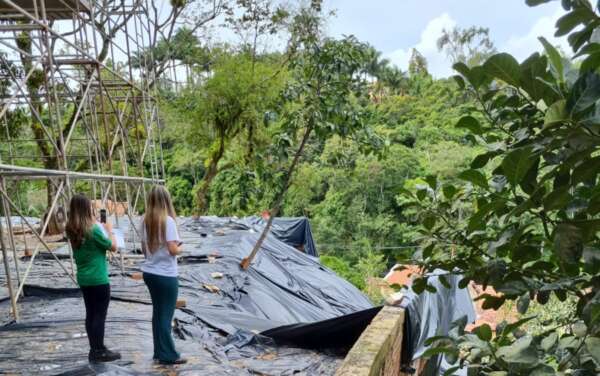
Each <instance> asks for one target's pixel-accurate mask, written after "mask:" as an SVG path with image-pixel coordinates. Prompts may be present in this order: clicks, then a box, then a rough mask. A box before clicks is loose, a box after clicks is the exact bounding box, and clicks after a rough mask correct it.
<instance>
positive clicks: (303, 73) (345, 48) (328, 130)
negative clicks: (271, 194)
mask: <svg viewBox="0 0 600 376" xmlns="http://www.w3.org/2000/svg"><path fill="white" fill-rule="evenodd" d="M296 20H297V21H299V23H300V25H298V26H297V27H296V30H308V32H306V31H304V32H301V33H298V34H296V35H293V38H297V39H296V45H295V47H294V48H296V49H297V54H296V56H295V58H294V59H293V60H292V61H291V62H290V72H291V80H290V82H289V83H288V85H287V87H286V89H285V90H284V93H285V101H286V102H287V103H286V105H285V107H284V110H283V113H282V115H281V117H282V125H281V133H280V134H279V136H278V142H277V145H280V146H281V147H280V151H282V152H284V154H286V153H287V150H288V149H289V148H290V147H291V146H292V145H293V144H296V142H295V140H296V139H297V138H299V141H298V142H297V146H296V147H295V152H294V155H293V159H292V161H291V163H290V164H289V167H288V168H287V169H286V171H285V173H284V177H283V179H282V183H281V189H280V190H279V193H278V194H277V196H276V199H275V201H274V202H273V204H272V205H271V210H270V213H271V217H270V218H269V221H268V222H267V224H266V226H265V229H264V231H263V232H262V234H261V236H260V238H259V239H258V241H257V243H256V245H255V246H254V249H253V250H252V253H251V254H250V255H249V257H248V258H246V259H244V260H243V262H242V267H244V268H248V267H249V265H250V263H251V261H252V259H253V258H254V256H255V254H256V252H258V250H259V249H260V247H261V245H262V242H263V241H264V239H265V238H266V236H267V234H268V232H269V230H270V227H271V224H272V221H273V218H274V217H275V216H277V215H278V213H279V211H280V209H281V205H282V203H283V200H284V198H285V194H286V192H287V190H288V188H289V186H290V184H291V182H292V177H293V174H294V172H295V170H296V167H297V166H298V164H299V162H300V158H301V157H302V155H303V153H304V149H305V147H306V145H307V143H308V141H309V139H310V138H311V136H314V137H316V138H317V139H318V140H322V141H325V140H327V139H328V138H330V137H332V136H333V135H340V136H343V137H348V136H350V135H352V134H354V133H356V132H358V131H359V130H360V129H362V128H363V127H365V125H366V124H365V122H364V117H363V114H362V110H361V107H360V106H358V105H357V103H356V102H357V98H356V97H355V95H361V94H362V95H364V94H365V92H366V90H365V82H364V80H362V73H363V72H364V71H365V69H366V67H367V63H368V62H369V59H368V58H367V57H368V55H367V46H366V45H365V44H363V43H360V42H358V41H357V40H356V39H355V38H354V37H346V38H344V39H341V40H334V39H330V38H325V39H322V38H320V31H319V28H318V26H319V23H320V17H319V14H318V12H317V11H316V10H315V9H314V8H309V9H305V10H304V14H302V15H301V16H300V17H299V18H297V19H296Z"/></svg>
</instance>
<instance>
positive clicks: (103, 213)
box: [100, 209, 106, 223]
mask: <svg viewBox="0 0 600 376" xmlns="http://www.w3.org/2000/svg"><path fill="white" fill-rule="evenodd" d="M100 223H106V209H100Z"/></svg>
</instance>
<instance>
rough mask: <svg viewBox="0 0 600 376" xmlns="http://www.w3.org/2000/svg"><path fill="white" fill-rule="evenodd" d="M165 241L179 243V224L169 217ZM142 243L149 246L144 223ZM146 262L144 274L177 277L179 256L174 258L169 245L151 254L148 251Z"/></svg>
mask: <svg viewBox="0 0 600 376" xmlns="http://www.w3.org/2000/svg"><path fill="white" fill-rule="evenodd" d="M165 240H166V241H167V242H172V241H179V240H180V239H179V234H178V233H177V223H176V222H175V220H174V219H173V218H171V217H169V216H167V223H166V231H165ZM142 241H143V242H144V243H146V244H148V240H147V238H146V226H145V225H144V223H143V222H142ZM145 256H146V260H145V261H144V263H143V264H142V271H143V272H144V273H151V274H156V275H162V276H165V277H177V256H172V255H171V254H170V253H169V250H168V249H167V243H166V242H165V243H164V244H161V245H160V247H159V248H158V249H157V250H156V251H154V253H151V252H150V251H149V250H147V251H146V254H145Z"/></svg>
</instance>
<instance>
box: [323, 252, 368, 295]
mask: <svg viewBox="0 0 600 376" xmlns="http://www.w3.org/2000/svg"><path fill="white" fill-rule="evenodd" d="M319 260H320V261H321V264H323V265H324V266H325V267H327V268H329V269H331V270H333V271H334V272H335V273H336V274H337V275H339V276H340V277H342V278H344V279H345V280H347V281H348V282H351V283H352V284H353V285H354V286H356V287H358V288H359V289H364V288H365V285H366V281H365V279H364V278H363V276H362V275H360V272H358V271H357V270H356V269H355V268H354V267H352V266H350V264H349V263H348V261H346V260H344V259H343V258H341V257H336V256H332V255H322V256H321V257H320V258H319Z"/></svg>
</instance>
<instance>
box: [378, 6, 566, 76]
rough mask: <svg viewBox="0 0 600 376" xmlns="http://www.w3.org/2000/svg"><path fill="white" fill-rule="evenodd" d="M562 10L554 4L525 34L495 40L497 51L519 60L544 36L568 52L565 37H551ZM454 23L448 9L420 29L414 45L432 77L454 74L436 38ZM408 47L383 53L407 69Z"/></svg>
mask: <svg viewBox="0 0 600 376" xmlns="http://www.w3.org/2000/svg"><path fill="white" fill-rule="evenodd" d="M563 14H564V11H563V9H562V8H561V7H560V5H558V6H557V8H556V11H555V12H554V13H553V14H552V15H550V16H545V17H541V18H540V19H539V20H538V21H537V22H536V23H535V24H533V26H532V27H531V28H530V29H529V31H528V32H527V33H526V34H524V35H513V36H511V37H510V38H508V39H507V40H505V41H504V42H500V43H496V47H497V49H498V51H500V52H508V53H510V54H512V55H513V56H515V57H516V58H517V60H518V61H522V60H524V59H526V58H527V57H529V55H531V54H532V53H534V52H536V51H542V50H543V48H542V46H541V44H540V42H539V40H538V37H539V36H544V37H545V38H546V39H548V41H549V42H550V43H551V44H553V45H557V46H559V47H560V48H561V49H562V50H563V51H564V52H567V53H569V52H571V49H570V47H569V44H568V42H567V40H566V38H564V37H563V38H555V37H554V32H555V24H556V20H558V18H560V17H561V16H562V15H563ZM456 25H457V22H456V21H455V20H454V19H453V18H452V17H451V16H450V15H449V14H448V13H443V14H441V15H440V16H438V17H436V18H433V19H431V20H430V21H429V22H428V23H427V25H426V26H425V29H424V30H423V32H422V33H421V37H420V40H419V42H418V43H417V44H416V45H415V46H414V48H416V49H417V50H419V52H420V53H421V54H423V56H425V58H426V59H427V62H428V64H429V72H430V73H431V74H432V75H433V76H434V77H448V76H450V75H452V74H454V71H453V70H452V62H451V61H450V60H449V59H448V57H446V55H445V54H444V53H443V52H439V51H438V49H437V45H436V42H437V39H438V38H439V37H440V35H441V34H442V30H443V29H452V28H453V27H455V26H456ZM493 34H494V32H493V30H491V36H492V38H493V36H494V35H493ZM411 49H412V48H406V49H404V48H401V49H398V50H396V51H393V52H391V53H388V54H386V57H387V58H388V59H390V60H391V62H392V63H393V64H395V65H397V66H398V67H399V68H400V69H402V70H407V69H408V61H409V59H410V54H411Z"/></svg>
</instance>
